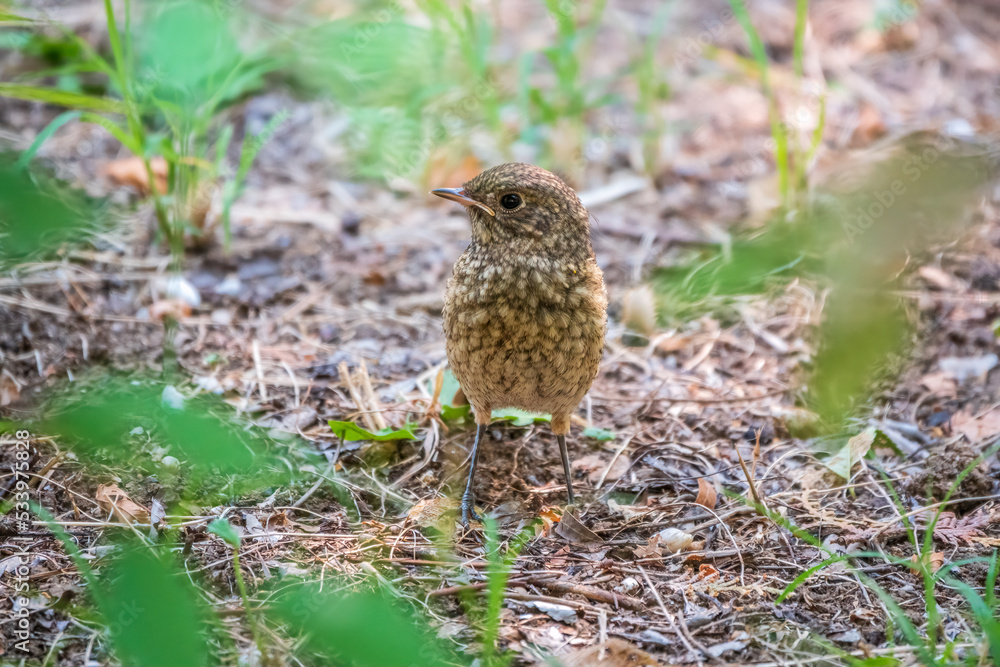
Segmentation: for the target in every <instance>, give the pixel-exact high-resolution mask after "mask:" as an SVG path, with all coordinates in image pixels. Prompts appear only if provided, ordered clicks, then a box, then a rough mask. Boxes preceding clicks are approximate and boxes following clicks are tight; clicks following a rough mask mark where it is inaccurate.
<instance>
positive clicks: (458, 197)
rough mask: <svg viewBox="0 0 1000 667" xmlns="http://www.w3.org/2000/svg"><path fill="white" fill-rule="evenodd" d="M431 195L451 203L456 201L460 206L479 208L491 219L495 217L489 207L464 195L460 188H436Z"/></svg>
mask: <svg viewBox="0 0 1000 667" xmlns="http://www.w3.org/2000/svg"><path fill="white" fill-rule="evenodd" d="M431 194H432V195H437V196H438V197H443V198H445V199H450V200H452V201H457V202H458V203H459V204H461V205H462V206H475V207H476V208H481V209H483V210H484V211H486V212H487V213H489V214H490V215H492V216H493V217H496V215H497V214H496V213H494V212H493V209H491V208H490V207H489V206H486V205H485V204H480V203H479V202H477V201H476V200H475V199H473V198H472V197H470V196H469V195H467V194H465V190H463V189H462V188H438V189H437V190H431Z"/></svg>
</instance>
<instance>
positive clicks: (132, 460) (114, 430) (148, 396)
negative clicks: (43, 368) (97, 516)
mask: <svg viewBox="0 0 1000 667" xmlns="http://www.w3.org/2000/svg"><path fill="white" fill-rule="evenodd" d="M164 391H165V388H164V386H163V385H162V384H157V383H155V382H152V381H150V380H147V379H125V378H120V377H116V376H114V375H110V374H109V375H104V376H101V375H99V374H96V373H95V374H94V375H92V376H82V377H79V378H78V379H77V381H76V382H75V383H73V384H72V385H69V386H68V387H65V388H64V390H63V391H61V392H60V393H59V394H57V395H55V396H53V397H52V398H51V399H50V400H49V402H48V405H47V411H48V412H49V416H48V417H47V418H45V419H44V420H43V422H42V424H41V428H43V429H45V431H46V432H48V433H52V434H54V435H57V436H59V438H60V442H63V443H66V444H67V445H68V446H69V447H70V448H71V449H72V450H73V451H74V452H75V453H76V454H77V455H78V456H79V457H80V458H81V460H83V461H84V462H89V463H93V464H102V465H108V466H112V467H121V468H128V469H132V470H135V469H139V470H144V471H146V472H147V474H159V475H160V476H161V477H171V478H173V477H174V476H179V478H178V479H176V480H171V481H174V482H175V483H176V484H178V485H181V486H182V488H183V493H181V494H179V497H184V498H186V499H188V500H191V501H198V502H203V503H209V504H214V503H216V502H218V501H220V500H222V499H224V498H229V497H232V496H239V495H240V494H243V493H248V492H252V491H256V490H259V489H262V488H265V487H269V486H273V485H276V484H280V483H291V482H293V481H294V480H295V478H296V472H295V471H294V470H290V469H289V465H288V461H287V460H282V459H281V458H280V457H279V454H281V453H282V452H280V451H278V450H277V449H276V448H275V446H274V443H273V441H271V440H270V439H268V438H266V437H265V435H264V434H263V433H261V432H260V431H258V430H257V429H255V428H252V427H248V426H247V425H246V424H245V423H242V422H240V421H237V420H236V419H234V418H233V410H232V408H231V407H230V406H228V405H226V404H225V403H223V402H222V401H221V400H220V399H219V398H218V397H215V396H196V397H194V398H189V399H186V400H184V401H183V403H182V404H178V403H179V401H178V398H174V397H172V396H169V395H168V396H166V397H165V394H164ZM167 391H171V393H173V392H175V391H176V390H173V388H172V387H168V388H167ZM177 396H179V394H178V395H177ZM284 454H285V456H294V457H297V458H300V459H303V460H301V461H298V463H299V464H302V463H305V462H306V461H309V462H313V458H315V456H316V455H315V454H311V453H309V452H308V451H306V450H305V449H304V448H297V449H294V450H293V451H289V452H285V453H284ZM167 455H169V456H173V457H175V458H176V459H178V461H179V463H178V466H177V467H176V469H175V468H173V467H169V466H164V465H163V463H162V462H161V461H160V460H161V459H162V457H163V456H167Z"/></svg>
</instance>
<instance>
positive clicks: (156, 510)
mask: <svg viewBox="0 0 1000 667" xmlns="http://www.w3.org/2000/svg"><path fill="white" fill-rule="evenodd" d="M166 518H167V508H166V507H164V506H163V502H162V501H160V499H159V498H153V502H152V505H151V507H150V510H149V523H150V524H151V525H153V526H158V525H160V522H162V521H163V520H164V519H166Z"/></svg>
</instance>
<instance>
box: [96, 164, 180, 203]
mask: <svg viewBox="0 0 1000 667" xmlns="http://www.w3.org/2000/svg"><path fill="white" fill-rule="evenodd" d="M149 166H150V169H151V171H152V172H153V178H155V179H156V190H157V192H159V193H160V194H165V193H166V192H167V171H168V169H167V161H166V160H165V159H163V158H162V157H159V156H158V157H154V158H152V159H151V160H150V161H149ZM104 174H105V175H106V176H107V177H108V178H110V179H111V180H112V181H114V182H115V183H116V184H118V185H127V186H130V187H133V188H135V189H136V190H138V191H139V194H140V195H142V196H143V197H145V196H147V195H149V194H150V191H149V174H148V172H147V171H146V165H145V164H143V161H142V159H141V158H138V157H135V156H133V157H126V158H121V159H119V160H112V161H111V162H108V163H107V164H105V165H104Z"/></svg>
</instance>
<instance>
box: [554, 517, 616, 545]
mask: <svg viewBox="0 0 1000 667" xmlns="http://www.w3.org/2000/svg"><path fill="white" fill-rule="evenodd" d="M554 532H555V534H556V535H558V536H559V537H561V538H563V539H564V540H566V541H567V542H573V543H574V544H587V543H594V542H596V543H600V542H603V541H604V540H603V539H601V536H600V535H598V534H597V533H595V532H594V531H592V530H591V529H590V528H587V527H586V526H585V525H583V524H582V523H580V520H579V519H577V518H576V517H575V516H573V513H572V512H566V513H564V514H563V515H562V519H560V520H559V525H558V526H556V529H555V531H554Z"/></svg>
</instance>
